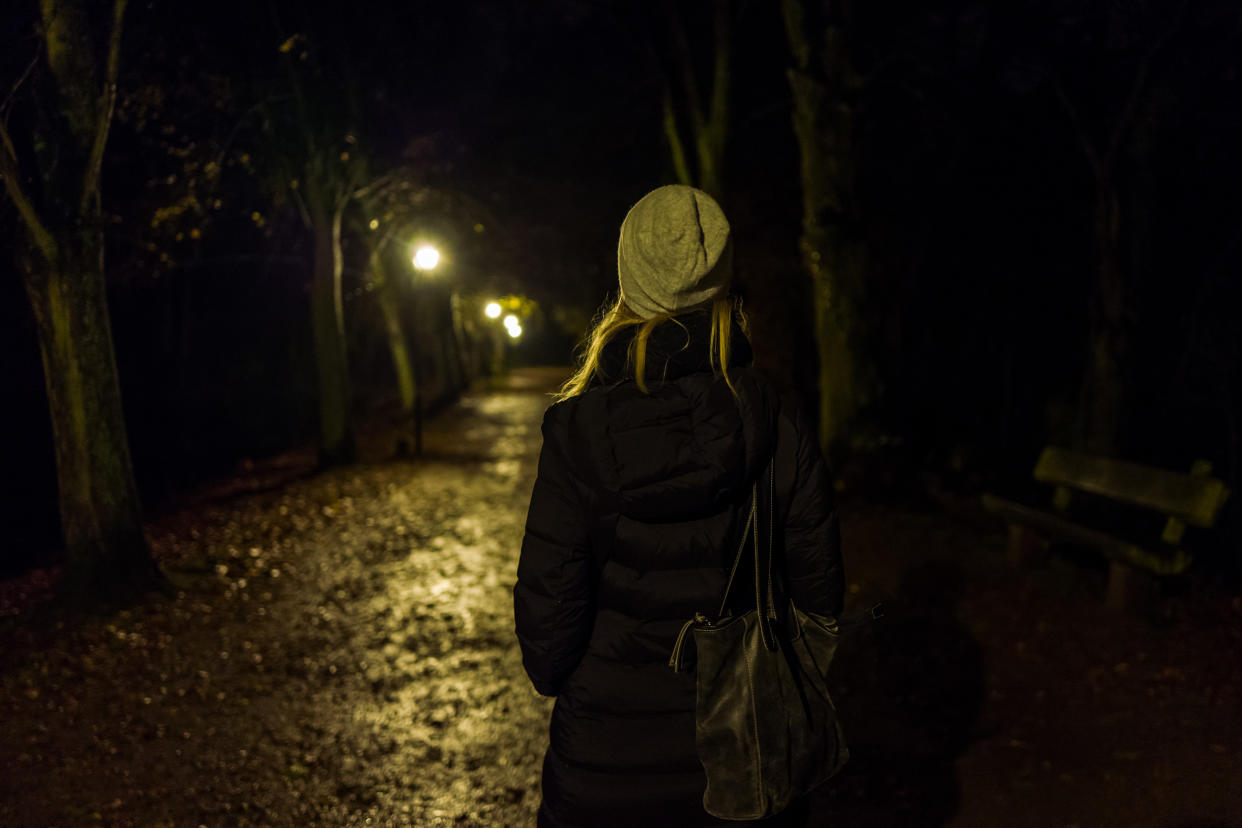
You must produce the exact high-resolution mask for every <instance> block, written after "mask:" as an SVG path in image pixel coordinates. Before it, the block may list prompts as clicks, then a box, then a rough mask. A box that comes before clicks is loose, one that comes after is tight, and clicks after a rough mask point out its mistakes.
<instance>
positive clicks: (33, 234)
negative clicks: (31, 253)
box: [0, 121, 56, 262]
mask: <svg viewBox="0 0 1242 828" xmlns="http://www.w3.org/2000/svg"><path fill="white" fill-rule="evenodd" d="M0 144H3V146H0V176H2V177H3V178H4V188H5V189H6V190H8V193H9V198H10V199H12V200H13V206H15V207H16V208H17V214H18V215H19V216H21V219H22V223H23V224H25V225H26V231H27V232H28V233H30V238H31V240H32V241H33V242H34V243H35V247H37V248H39V252H40V253H42V254H43V257H44V258H45V259H47V261H49V262H51V261H55V259H56V241H55V240H54V239H53V238H52V234H51V233H49V232H48V230H47V228H46V227H44V226H43V222H42V221H40V219H39V214H38V212H37V211H36V210H35V207H34V204H33V203H31V201H30V198H29V197H28V196H27V195H26V192H25V191H24V190H23V189H22V185H21V182H20V181H19V180H18V175H19V170H18V165H17V150H16V149H14V147H13V140H12V138H10V137H9V131H8V129H6V128H5V125H4V122H3V121H0Z"/></svg>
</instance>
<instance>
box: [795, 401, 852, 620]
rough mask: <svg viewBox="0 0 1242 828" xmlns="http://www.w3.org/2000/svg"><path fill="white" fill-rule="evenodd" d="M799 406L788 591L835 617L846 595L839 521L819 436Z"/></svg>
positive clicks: (817, 610)
mask: <svg viewBox="0 0 1242 828" xmlns="http://www.w3.org/2000/svg"><path fill="white" fill-rule="evenodd" d="M795 412H797V413H795V414H794V416H793V433H794V437H795V444H796V446H797V449H796V461H795V463H794V465H795V476H794V486H793V492H792V495H791V497H790V502H789V511H788V513H787V518H786V521H785V555H786V563H785V565H786V574H787V577H788V580H789V594H790V597H791V598H792V599H793V601H794V603H795V604H796V605H797V606H798V607H799V608H800V609H803V610H806V611H810V612H815V613H819V614H821V615H829V616H834V617H835V616H837V615H839V614H840V612H841V609H842V605H843V603H844V598H845V572H844V566H843V562H842V559H841V523H840V519H839V517H838V515H837V508H836V498H835V496H834V491H833V485H832V479H831V476H830V475H829V474H828V466H827V464H826V463H825V462H824V457H823V454H822V453H821V452H820V450H819V442H818V440H817V439H816V437H815V433H814V431H813V429H812V426H811V424H810V423H809V422H808V421H807V420H806V419H805V418H804V417H803V416H802V414H801V412H798V411H797V409H796V408H795Z"/></svg>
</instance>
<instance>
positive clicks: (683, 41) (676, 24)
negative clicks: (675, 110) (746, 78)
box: [661, 3, 706, 133]
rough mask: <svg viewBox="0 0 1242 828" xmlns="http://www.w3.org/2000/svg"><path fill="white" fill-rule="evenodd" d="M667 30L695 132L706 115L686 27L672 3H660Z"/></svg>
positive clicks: (702, 126) (700, 129)
mask: <svg viewBox="0 0 1242 828" xmlns="http://www.w3.org/2000/svg"><path fill="white" fill-rule="evenodd" d="M661 6H662V7H663V8H664V12H665V15H664V16H665V18H666V20H667V21H668V27H669V31H670V32H672V35H673V55H674V60H675V61H676V62H677V68H678V69H679V70H680V71H681V82H682V85H683V86H684V87H685V88H686V102H687V104H688V108H689V110H690V120H691V123H692V124H693V127H694V131H695V132H696V133H698V132H701V131H702V130H703V128H704V121H705V119H706V116H705V114H704V112H703V99H702V98H701V97H700V96H699V81H698V78H696V77H695V75H694V60H693V58H692V56H691V52H690V41H689V39H687V37H686V29H685V27H684V26H682V25H681V18H680V17H678V15H677V9H676V8H675V6H674V5H673V4H672V3H667V4H661Z"/></svg>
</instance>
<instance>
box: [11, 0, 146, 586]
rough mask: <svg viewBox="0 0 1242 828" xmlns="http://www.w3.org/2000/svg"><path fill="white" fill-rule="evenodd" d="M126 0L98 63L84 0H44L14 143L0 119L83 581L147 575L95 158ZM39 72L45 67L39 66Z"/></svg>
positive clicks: (77, 576) (70, 555) (126, 580)
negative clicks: (30, 96) (30, 84)
mask: <svg viewBox="0 0 1242 828" xmlns="http://www.w3.org/2000/svg"><path fill="white" fill-rule="evenodd" d="M125 6H126V0H114V2H113V3H112V8H111V15H110V21H111V26H110V31H109V35H108V40H107V43H106V46H105V48H104V51H103V53H102V54H103V56H104V58H103V64H102V65H100V64H99V63H98V61H97V60H96V58H95V55H96V54H97V53H98V52H97V50H96V44H94V43H93V42H92V40H91V36H90V25H89V21H88V14H87V8H86V4H85V3H82V2H80V0H41V1H40V4H39V11H40V23H41V32H40V34H41V43H40V47H41V50H42V64H44V66H41V67H39V69H40V71H39V72H38V73H37V74H38V75H39V77H38V78H37V80H38V81H46V84H44V83H40V84H39V88H38V89H37V91H36V93H35V94H37V95H39V96H40V97H39V100H38V103H39V105H38V106H33V107H31V109H32V115H31V118H30V121H31V124H30V127H29V133H28V134H27V135H25V136H21V135H19V136H18V138H19V139H20V138H23V137H24V138H25V139H26V140H24V141H22V146H25V147H28V148H29V149H28V151H27V152H22V153H21V154H22V155H26V156H27V157H26V158H19V145H18V143H17V142H15V141H14V134H13V133H10V131H9V127H8V124H7V123H5V122H4V121H0V176H3V178H4V186H5V191H6V192H7V193H8V196H9V199H10V200H11V201H12V203H13V205H14V207H15V208H16V210H17V215H18V217H19V226H20V228H21V231H22V232H21V234H20V246H19V250H18V253H17V258H18V264H19V269H20V271H21V273H22V277H23V281H24V282H25V288H26V295H27V297H28V298H29V300H30V307H31V309H32V310H33V312H34V317H35V320H36V325H37V330H38V336H39V346H40V350H41V353H42V357H43V370H44V379H45V384H46V388H47V398H48V409H49V412H50V414H51V420H52V436H53V441H54V444H55V454H56V471H57V480H58V482H59V499H60V518H61V527H62V532H63V536H64V543H65V550H66V555H67V562H68V567H67V576H68V577H69V578H70V580H71V581H73V582H76V583H77V584H79V585H81V586H86V587H91V588H96V587H104V586H107V587H113V586H117V585H122V584H123V585H135V584H145V583H150V582H152V581H153V580H154V579H155V578H156V577H157V573H158V570H157V569H156V567H155V565H154V562H153V561H152V558H151V554H150V549H149V547H148V545H147V542H146V539H145V537H144V536H143V531H142V514H141V505H140V502H139V497H138V491H137V487H136V486H135V483H134V475H133V468H132V463H131V460H130V451H129V443H128V440H127V437H126V433H125V420H124V415H123V411H122V405H121V391H120V385H119V383H118V380H117V368H116V357H115V354H114V351H113V344H112V331H111V327H110V322H109V318H108V305H107V292H106V289H105V273H104V237H103V223H102V220H101V206H100V184H99V179H100V168H101V166H102V164H103V157H104V149H105V147H106V146H107V142H108V132H109V129H110V127H111V123H112V114H113V108H114V105H115V102H116V77H117V68H118V66H119V63H120V55H121V30H122V22H123V19H124V15H125ZM44 68H45V69H46V71H47V76H46V77H43V74H42V69H44Z"/></svg>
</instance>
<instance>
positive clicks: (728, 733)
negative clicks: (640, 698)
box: [669, 465, 849, 821]
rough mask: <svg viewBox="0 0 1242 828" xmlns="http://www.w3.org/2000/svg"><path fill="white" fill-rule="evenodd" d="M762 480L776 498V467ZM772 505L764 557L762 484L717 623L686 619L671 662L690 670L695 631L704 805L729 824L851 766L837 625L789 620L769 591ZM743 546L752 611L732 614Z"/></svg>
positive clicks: (781, 805)
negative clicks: (835, 700)
mask: <svg viewBox="0 0 1242 828" xmlns="http://www.w3.org/2000/svg"><path fill="white" fill-rule="evenodd" d="M766 477H767V478H768V486H767V488H768V493H769V495H772V494H773V491H772V489H773V487H774V476H773V472H772V467H771V465H769V466H768V470H767V474H766ZM766 506H767V508H766V509H765V510H764V511H766V517H767V526H766V527H764V528H765V530H766V534H767V539H768V554H767V555H766V556H764V555H762V554H761V551H760V548H759V539H760V536H761V532H760V520H759V512H760V509H759V485H758V484H756V485H755V487H754V489H753V491H752V493H751V504H750V516H749V517H748V519H747V521H746V528H745V529H744V530H743V533H742V541H741V544H740V545H739V547H738V551H737V556H736V558H735V559H734V562H733V569H732V571H731V572H730V574H729V580H728V582H727V585H726V586H725V591H724V595H723V596H722V598H721V602H720V609H719V611H718V612H717V614H716V618H714V619H710V618H707V617H705V616H704V615H702V614H696V615H695V617H694V618H693V619H691V620H690V621H687V622H686V624H685V625H684V626H683V627H682V629H681V633H680V634H679V635H678V636H677V642H676V644H675V645H674V646H673V652H672V656H671V657H670V658H669V666H670V667H672V668H673V669H674V670H678V671H680V670H682V669H684V667H685V665H684V663H683V662H684V660H685V652H684V651H685V638H686V635H687V634H688V633H689V632H691V631H692V632H693V635H694V644H695V649H696V650H697V653H698V656H697V676H696V683H697V691H696V704H697V708H696V734H695V740H696V744H697V747H698V754H699V759H700V761H701V762H702V763H703V769H704V771H705V772H706V774H707V789H706V791H704V793H703V807H704V809H705V810H706V811H707V812H708V813H709V814H711V815H712V816H714V817H717V818H719V819H726V820H739V821H740V820H754V819H762V818H764V817H768V816H773V815H775V814H779V813H780V812H781V811H783V810H784V809H785V808H786V807H788V805H789V804H790V803H791V802H792V801H793V800H795V799H797V798H798V797H800V796H802V795H804V794H806V793H809V792H810V791H812V790H813V789H815V788H816V787H818V786H819V785H821V784H823V783H824V782H826V781H827V780H828V779H829V778H830V777H831V776H833V774H835V773H836V772H837V771H839V770H840V769H841V767H842V766H843V765H844V764H845V762H846V760H847V759H848V758H849V750H848V749H847V748H846V744H845V737H844V736H843V735H842V733H841V727H840V725H839V723H838V721H837V712H836V708H835V707H834V706H833V704H832V699H831V697H830V696H829V694H828V685H827V680H826V679H827V673H828V665H829V664H830V663H831V662H832V657H833V654H834V653H835V652H836V649H837V642H838V640H839V636H840V626H839V624H838V622H837V620H836V619H833V618H827V617H824V616H822V615H816V614H814V613H807V612H803V611H801V610H800V609H798V608H797V607H795V606H794V605H793V603H792V601H790V602H789V604H788V607H787V612H785V613H778V611H777V606H776V602H775V601H774V599H773V589H772V554H771V553H772V498H771V496H769V498H768V499H767V504H766ZM747 548H749V549H750V550H751V552H752V554H751V561H753V564H754V574H755V578H754V583H755V596H754V598H755V600H754V607H753V608H750V609H748V610H747V611H745V612H742V613H740V614H732V613H731V612H729V610H728V609H727V607H728V605H729V593H730V591H731V590H732V588H733V584H734V579H735V578H736V576H737V573H738V569H739V565H740V564H741V563H742V559H743V556H744V553H745V551H746V549H747ZM765 558H766V561H765V562H764V559H765ZM765 563H766V565H765ZM782 609H785V608H784V607H782ZM782 615H783V617H782Z"/></svg>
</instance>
